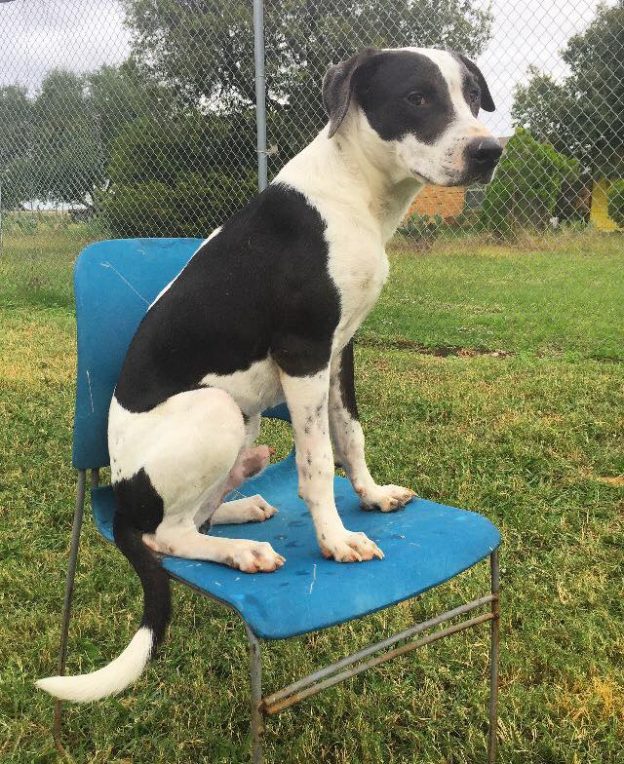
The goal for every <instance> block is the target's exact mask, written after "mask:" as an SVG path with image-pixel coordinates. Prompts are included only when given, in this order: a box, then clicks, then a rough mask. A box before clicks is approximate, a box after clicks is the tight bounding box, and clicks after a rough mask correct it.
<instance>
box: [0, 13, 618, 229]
mask: <svg viewBox="0 0 624 764" xmlns="http://www.w3.org/2000/svg"><path fill="white" fill-rule="evenodd" d="M263 11H264V30H263V41H264V47H265V57H264V62H265V67H266V127H267V148H266V155H265V156H266V157H267V161H268V175H269V179H270V178H271V177H272V176H273V175H274V174H275V173H276V172H277V170H278V169H279V168H280V167H281V166H282V165H283V164H284V163H285V162H286V161H287V160H288V159H289V158H290V157H291V156H293V155H294V154H295V153H296V152H297V151H298V150H300V149H301V148H302V147H303V146H304V145H305V144H306V143H307V142H308V141H309V140H310V139H311V138H312V137H313V136H314V135H315V134H316V132H317V131H318V130H319V129H320V128H321V127H322V126H323V124H324V123H325V121H326V115H325V113H324V109H323V106H322V101H321V83H322V79H323V75H324V72H325V71H326V69H327V67H328V66H329V65H330V64H331V63H335V62H337V61H339V60H342V59H344V58H346V57H348V56H350V55H352V54H353V53H354V52H355V51H357V50H358V49H360V48H363V47H369V46H374V47H402V46H407V45H418V46H422V47H444V48H451V49H455V50H458V51H462V52H464V53H466V54H467V55H469V56H471V57H472V58H473V59H474V60H476V61H477V62H478V63H479V65H480V67H481V69H482V70H483V72H484V74H485V76H486V78H487V80H488V82H489V85H490V89H491V91H492V94H493V96H494V100H495V102H496V104H497V107H498V108H497V111H496V112H494V113H493V114H492V115H489V114H487V115H484V121H485V122H486V124H488V125H489V127H490V128H491V129H492V130H493V132H494V133H495V134H496V135H497V136H498V137H499V138H501V139H502V140H503V141H504V142H505V143H506V152H505V155H504V158H503V160H502V162H501V165H500V167H499V171H498V173H497V175H496V178H495V180H494V181H493V183H492V184H490V186H489V187H488V188H487V189H484V188H483V187H471V188H436V187H425V189H424V190H423V192H422V193H421V194H420V195H419V197H417V199H416V201H415V203H414V205H413V207H412V210H411V212H410V216H409V217H408V219H406V222H405V225H404V227H403V229H402V233H403V235H408V236H411V237H412V238H414V239H416V240H431V239H432V238H435V237H440V236H442V237H444V236H450V237H456V236H467V235H470V236H475V235H476V236H483V237H489V238H497V237H498V238H501V237H502V238H507V239H517V237H518V236H531V237H532V239H533V240H534V241H536V240H537V241H539V242H542V243H545V242H547V241H550V240H552V238H553V237H556V236H558V235H561V234H562V233H564V232H565V234H566V235H569V234H570V233H572V234H573V237H577V239H578V240H581V238H582V235H583V234H584V233H585V232H588V231H590V232H600V231H614V230H617V228H618V226H622V227H624V189H623V187H622V184H623V183H624V181H621V180H620V179H621V178H624V0H612V1H611V2H605V3H600V4H595V2H593V0H523V1H522V2H520V0H515V1H505V0H492V2H490V1H489V0H446V2H440V0H281V1H280V2H275V1H274V0H265V1H264V5H263ZM256 20H257V14H256ZM256 31H257V25H256ZM256 42H257V40H256ZM257 64H258V61H257V60H256V61H254V13H253V2H252V0H229V2H226V3H218V2H214V1H213V0H119V2H117V1H116V0H81V2H75V0H3V1H2V2H0V194H1V197H0V210H1V215H2V219H1V225H0V231H1V232H2V234H3V235H4V237H5V242H6V240H7V236H9V235H10V236H11V237H14V236H19V235H22V234H23V235H26V234H27V233H28V232H29V231H31V230H32V229H33V227H36V226H41V225H44V224H48V225H56V226H64V227H65V228H66V230H67V231H68V232H72V231H75V232H79V233H81V234H82V235H85V232H87V233H88V235H89V236H90V237H96V236H112V237H119V236H137V235H138V236H181V235H186V236H204V235H206V234H207V233H209V232H210V231H211V230H212V229H213V228H214V227H216V226H217V225H219V224H220V223H221V222H223V220H224V219H225V218H227V217H228V216H229V215H231V214H232V213H233V212H234V211H236V209H238V208H239V207H240V206H241V205H242V204H243V203H244V202H245V200H246V199H248V198H249V197H250V196H251V195H252V194H253V193H254V192H255V189H256V184H257V177H258V152H257V146H256V138H257V133H256V130H257V124H256V116H257V115H256V74H257ZM577 234H578V235H577Z"/></svg>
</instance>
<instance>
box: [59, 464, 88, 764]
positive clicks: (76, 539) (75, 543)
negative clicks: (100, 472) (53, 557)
mask: <svg viewBox="0 0 624 764" xmlns="http://www.w3.org/2000/svg"><path fill="white" fill-rule="evenodd" d="M86 483H87V473H86V471H85V470H80V471H79V472H78V490H77V493H76V506H75V508H74V522H73V525H72V537H71V545H70V547H69V564H68V566H67V577H66V579H65V599H64V602H63V618H62V622H61V646H60V649H59V659H58V673H59V676H63V674H64V673H65V656H66V655H67V635H68V633H69V619H70V616H71V607H72V599H73V596H74V580H75V576H76V564H77V561H78V547H79V545H80V530H81V528H82V517H83V514H84V500H85V491H86ZM54 742H55V743H56V747H57V749H58V750H59V751H60V752H63V745H62V743H61V701H60V700H57V701H56V703H55V704H54Z"/></svg>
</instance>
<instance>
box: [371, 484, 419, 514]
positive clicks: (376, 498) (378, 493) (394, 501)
mask: <svg viewBox="0 0 624 764" xmlns="http://www.w3.org/2000/svg"><path fill="white" fill-rule="evenodd" d="M358 494H359V496H360V501H361V504H362V509H367V510H371V509H380V510H381V511H382V512H394V511H395V510H397V509H400V508H401V507H404V506H405V505H406V504H407V502H408V501H410V500H411V499H413V498H414V496H416V493H415V491H412V489H411V488H402V487H401V486H400V485H377V486H375V487H374V488H372V489H369V490H366V491H364V490H362V491H358Z"/></svg>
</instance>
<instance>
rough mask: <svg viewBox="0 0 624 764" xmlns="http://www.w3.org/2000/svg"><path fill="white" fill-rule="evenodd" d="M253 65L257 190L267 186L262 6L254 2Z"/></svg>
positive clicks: (258, 0) (258, 1)
mask: <svg viewBox="0 0 624 764" xmlns="http://www.w3.org/2000/svg"><path fill="white" fill-rule="evenodd" d="M253 26H254V65H255V73H256V137H257V152H258V190H259V191H264V189H265V188H266V186H267V141H266V81H265V76H264V4H263V0H254V4H253Z"/></svg>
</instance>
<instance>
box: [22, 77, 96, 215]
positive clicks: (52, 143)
mask: <svg viewBox="0 0 624 764" xmlns="http://www.w3.org/2000/svg"><path fill="white" fill-rule="evenodd" d="M32 142H33V152H34V153H35V155H36V162H37V164H36V173H35V172H33V175H34V189H33V190H34V193H35V197H36V198H39V199H50V200H56V201H62V202H70V203H72V202H86V203H88V202H90V201H91V200H92V198H93V194H94V192H95V191H96V189H97V188H99V187H100V186H101V185H102V183H103V182H104V177H105V175H104V155H103V153H102V146H101V142H100V140H99V136H98V134H97V129H96V125H95V122H94V120H93V114H92V113H91V108H90V103H89V100H88V98H87V92H86V80H85V78H84V77H83V76H82V75H78V74H73V73H72V72H66V71H62V70H53V71H51V72H50V73H49V74H48V75H47V76H46V78H45V79H44V81H43V83H42V85H41V91H40V92H39V94H38V96H37V98H36V101H35V103H34V106H33V130H32ZM34 161H35V159H34V158H33V162H34ZM31 198H32V197H31Z"/></svg>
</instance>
